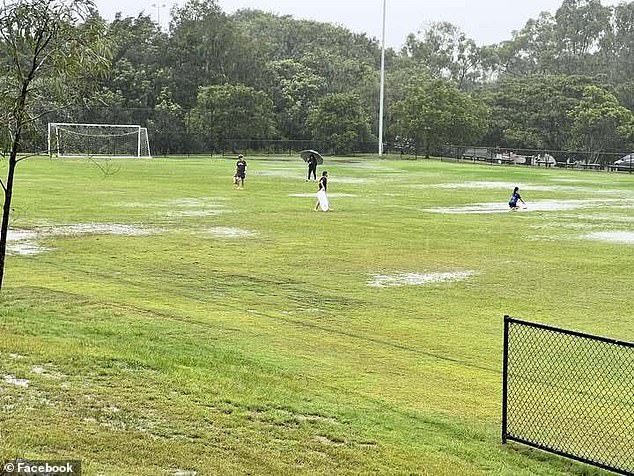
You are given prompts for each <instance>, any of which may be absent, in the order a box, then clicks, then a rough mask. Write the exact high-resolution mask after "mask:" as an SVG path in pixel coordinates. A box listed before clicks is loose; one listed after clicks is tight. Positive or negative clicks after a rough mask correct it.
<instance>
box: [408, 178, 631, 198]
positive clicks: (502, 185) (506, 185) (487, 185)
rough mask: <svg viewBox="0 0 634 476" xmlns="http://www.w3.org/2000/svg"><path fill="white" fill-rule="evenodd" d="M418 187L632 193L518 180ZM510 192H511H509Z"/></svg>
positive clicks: (420, 186) (524, 191) (420, 185)
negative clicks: (528, 182) (535, 183)
mask: <svg viewBox="0 0 634 476" xmlns="http://www.w3.org/2000/svg"><path fill="white" fill-rule="evenodd" d="M415 187H416V188H425V187H429V188H440V189H447V190H462V189H468V190H509V191H510V190H513V189H514V188H515V187H519V189H520V192H521V193H526V192H571V193H575V192H586V193H598V194H610V195H613V194H616V195H623V194H629V195H631V193H630V192H629V191H626V190H611V189H601V188H596V186H595V187H584V186H578V185H577V186H572V185H531V184H525V183H517V182H495V181H471V182H457V183H441V184H434V185H422V184H417V185H415ZM509 193H510V192H509Z"/></svg>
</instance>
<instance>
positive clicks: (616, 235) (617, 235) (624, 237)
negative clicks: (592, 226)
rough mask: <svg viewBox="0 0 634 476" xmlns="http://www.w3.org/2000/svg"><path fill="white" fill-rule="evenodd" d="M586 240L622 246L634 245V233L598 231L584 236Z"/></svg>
mask: <svg viewBox="0 0 634 476" xmlns="http://www.w3.org/2000/svg"><path fill="white" fill-rule="evenodd" d="M583 237H584V238H585V239H588V240H597V241H606V242H609V243H616V244H621V245H634V231H596V232H593V233H588V234H586V235H583Z"/></svg>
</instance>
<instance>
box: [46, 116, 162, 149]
mask: <svg viewBox="0 0 634 476" xmlns="http://www.w3.org/2000/svg"><path fill="white" fill-rule="evenodd" d="M48 154H49V156H51V157H53V156H56V157H86V156H88V157H120V158H136V157H151V153H150V143H149V138H148V133H147V128H145V127H141V126H140V125H138V124H89V123H72V122H51V123H49V124H48Z"/></svg>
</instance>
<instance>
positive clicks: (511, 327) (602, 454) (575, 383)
mask: <svg viewBox="0 0 634 476" xmlns="http://www.w3.org/2000/svg"><path fill="white" fill-rule="evenodd" d="M502 400H503V401H502V442H503V443H506V442H507V441H516V442H519V443H523V444H526V445H529V446H532V447H535V448H539V449H542V450H546V451H549V452H551V453H555V454H558V455H561V456H565V457H568V458H572V459H575V460H577V461H581V462H584V463H589V464H591V465H594V466H597V467H600V468H603V469H607V470H610V471H615V472H617V473H620V474H626V475H634V343H631V342H623V341H617V340H614V339H608V338H604V337H597V336H592V335H588V334H582V333H579V332H574V331H570V330H565V329H558V328H555V327H550V326H545V325H541V324H535V323H531V322H526V321H521V320H519V319H514V318H512V317H509V316H506V317H505V319H504V369H503V390H502Z"/></svg>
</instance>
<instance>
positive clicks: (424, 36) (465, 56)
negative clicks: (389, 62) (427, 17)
mask: <svg viewBox="0 0 634 476" xmlns="http://www.w3.org/2000/svg"><path fill="white" fill-rule="evenodd" d="M403 54H406V55H408V56H409V57H411V58H412V59H413V60H414V61H415V62H417V63H419V64H421V65H424V66H425V67H426V68H427V69H428V71H429V74H430V75H431V77H433V78H444V79H449V80H451V81H453V82H454V83H455V84H456V85H457V86H458V87H459V88H461V89H466V88H468V87H470V86H471V85H472V84H474V83H475V82H476V81H477V80H478V79H479V78H480V77H481V76H482V74H483V72H482V67H481V62H482V58H481V52H480V48H478V46H477V45H476V44H475V42H474V41H473V40H472V39H471V38H467V36H466V35H465V33H464V32H462V31H461V30H460V29H459V28H458V27H457V26H455V25H453V24H451V23H449V22H437V23H433V24H432V25H430V26H429V27H428V28H427V29H426V30H424V31H422V32H419V36H418V37H417V36H415V35H414V34H410V35H409V36H408V37H407V41H406V43H405V47H404V48H403Z"/></svg>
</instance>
